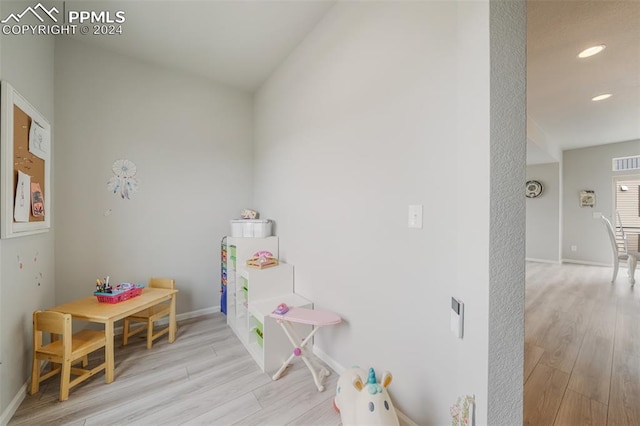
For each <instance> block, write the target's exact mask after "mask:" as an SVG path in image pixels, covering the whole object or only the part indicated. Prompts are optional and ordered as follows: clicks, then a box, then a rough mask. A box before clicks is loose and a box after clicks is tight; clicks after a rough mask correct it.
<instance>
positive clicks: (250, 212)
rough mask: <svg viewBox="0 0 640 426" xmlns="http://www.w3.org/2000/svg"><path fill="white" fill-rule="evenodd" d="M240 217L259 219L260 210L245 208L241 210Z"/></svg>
mask: <svg viewBox="0 0 640 426" xmlns="http://www.w3.org/2000/svg"><path fill="white" fill-rule="evenodd" d="M240 217H241V218H243V219H257V218H258V212H257V211H255V210H251V209H244V210H242V211H241V212H240Z"/></svg>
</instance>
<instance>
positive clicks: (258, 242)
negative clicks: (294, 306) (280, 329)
mask: <svg viewBox="0 0 640 426" xmlns="http://www.w3.org/2000/svg"><path fill="white" fill-rule="evenodd" d="M262 250H267V251H270V252H271V253H273V255H274V256H275V257H278V237H266V238H242V237H227V324H228V325H229V327H231V328H232V329H233V331H235V332H236V334H238V332H237V330H236V328H237V324H238V322H239V321H241V322H242V320H243V319H244V322H245V323H246V314H245V313H246V307H244V309H243V305H242V303H243V299H242V298H241V299H238V297H237V295H238V292H242V287H241V286H239V285H237V284H238V266H242V265H245V264H246V261H247V259H249V258H251V257H252V256H253V255H254V253H256V252H258V251H262ZM238 302H240V305H239V306H238ZM238 337H240V336H238Z"/></svg>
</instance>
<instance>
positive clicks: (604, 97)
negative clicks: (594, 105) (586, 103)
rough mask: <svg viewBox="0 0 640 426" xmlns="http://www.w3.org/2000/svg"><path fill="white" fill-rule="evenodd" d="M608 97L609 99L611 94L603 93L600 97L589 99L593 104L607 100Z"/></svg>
mask: <svg viewBox="0 0 640 426" xmlns="http://www.w3.org/2000/svg"><path fill="white" fill-rule="evenodd" d="M610 97H611V93H603V94H602V95H598V96H594V97H593V98H591V100H592V101H594V102H598V101H604V100H605V99H609V98H610Z"/></svg>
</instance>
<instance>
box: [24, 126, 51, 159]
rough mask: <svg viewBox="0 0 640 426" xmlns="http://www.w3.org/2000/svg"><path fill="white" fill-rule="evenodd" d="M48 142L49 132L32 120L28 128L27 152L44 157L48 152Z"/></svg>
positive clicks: (49, 142)
mask: <svg viewBox="0 0 640 426" xmlns="http://www.w3.org/2000/svg"><path fill="white" fill-rule="evenodd" d="M50 144H51V141H50V138H49V132H47V131H46V130H45V129H44V128H42V127H41V126H40V125H39V124H38V123H36V121H35V120H32V121H31V127H30V128H29V152H30V153H32V154H33V155H35V156H36V157H38V158H42V159H45V158H47V156H48V154H49V146H50Z"/></svg>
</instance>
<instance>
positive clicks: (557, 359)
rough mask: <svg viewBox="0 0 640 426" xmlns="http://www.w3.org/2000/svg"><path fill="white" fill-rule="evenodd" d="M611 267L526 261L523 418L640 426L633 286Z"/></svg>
mask: <svg viewBox="0 0 640 426" xmlns="http://www.w3.org/2000/svg"><path fill="white" fill-rule="evenodd" d="M611 274H612V268H603V267H596V266H584V265H571V264H565V265H552V264H545V263H532V262H530V263H527V279H526V299H525V359H524V366H525V367H524V370H525V371H524V380H525V384H524V423H525V424H526V425H536V426H538V425H556V426H574V425H575V426H581V425H608V426H618V425H640V285H636V286H635V287H632V286H631V285H630V284H629V281H628V277H627V272H626V269H624V268H623V267H621V268H620V272H619V274H618V278H617V280H616V282H615V283H614V284H611Z"/></svg>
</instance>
